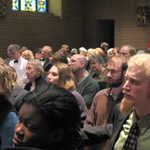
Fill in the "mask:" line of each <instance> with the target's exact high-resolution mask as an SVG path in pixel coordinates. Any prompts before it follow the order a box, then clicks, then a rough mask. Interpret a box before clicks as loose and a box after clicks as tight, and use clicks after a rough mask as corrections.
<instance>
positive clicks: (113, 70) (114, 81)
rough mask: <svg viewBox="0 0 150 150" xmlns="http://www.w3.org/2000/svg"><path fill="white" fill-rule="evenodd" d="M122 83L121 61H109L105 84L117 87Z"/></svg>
mask: <svg viewBox="0 0 150 150" xmlns="http://www.w3.org/2000/svg"><path fill="white" fill-rule="evenodd" d="M121 83H122V63H121V62H118V63H116V62H109V63H108V66H107V84H108V85H109V87H118V86H120V85H121Z"/></svg>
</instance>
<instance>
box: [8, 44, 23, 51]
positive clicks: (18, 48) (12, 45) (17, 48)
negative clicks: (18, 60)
mask: <svg viewBox="0 0 150 150" xmlns="http://www.w3.org/2000/svg"><path fill="white" fill-rule="evenodd" d="M7 50H11V51H19V50H20V46H19V45H18V44H10V45H9V46H8V48H7Z"/></svg>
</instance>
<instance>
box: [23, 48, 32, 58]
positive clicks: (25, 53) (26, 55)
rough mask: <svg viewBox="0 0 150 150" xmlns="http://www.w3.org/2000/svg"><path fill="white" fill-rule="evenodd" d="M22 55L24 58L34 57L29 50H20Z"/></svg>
mask: <svg viewBox="0 0 150 150" xmlns="http://www.w3.org/2000/svg"><path fill="white" fill-rule="evenodd" d="M22 57H23V58H24V59H26V60H31V59H34V56H33V53H32V51H31V50H25V51H24V52H22Z"/></svg>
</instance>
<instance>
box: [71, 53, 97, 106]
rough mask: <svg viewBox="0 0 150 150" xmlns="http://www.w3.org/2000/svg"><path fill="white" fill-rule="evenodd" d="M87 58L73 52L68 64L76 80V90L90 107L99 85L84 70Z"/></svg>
mask: <svg viewBox="0 0 150 150" xmlns="http://www.w3.org/2000/svg"><path fill="white" fill-rule="evenodd" d="M86 64H87V60H86V58H85V56H83V55H81V54H75V55H73V56H72V57H71V59H70V62H69V66H70V68H71V70H72V71H73V73H74V76H75V80H76V82H77V91H78V92H79V93H80V94H81V95H82V96H83V98H84V100H85V103H86V105H87V107H88V108H90V106H91V104H92V101H93V97H94V96H95V94H96V93H97V92H98V90H99V85H98V83H97V81H96V80H94V79H93V78H92V77H91V76H90V75H89V73H88V71H87V70H86Z"/></svg>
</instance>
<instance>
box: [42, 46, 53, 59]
mask: <svg viewBox="0 0 150 150" xmlns="http://www.w3.org/2000/svg"><path fill="white" fill-rule="evenodd" d="M52 52H53V49H52V47H51V46H49V45H45V46H43V48H42V49H41V57H42V58H44V59H46V58H49V57H51V55H52Z"/></svg>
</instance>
